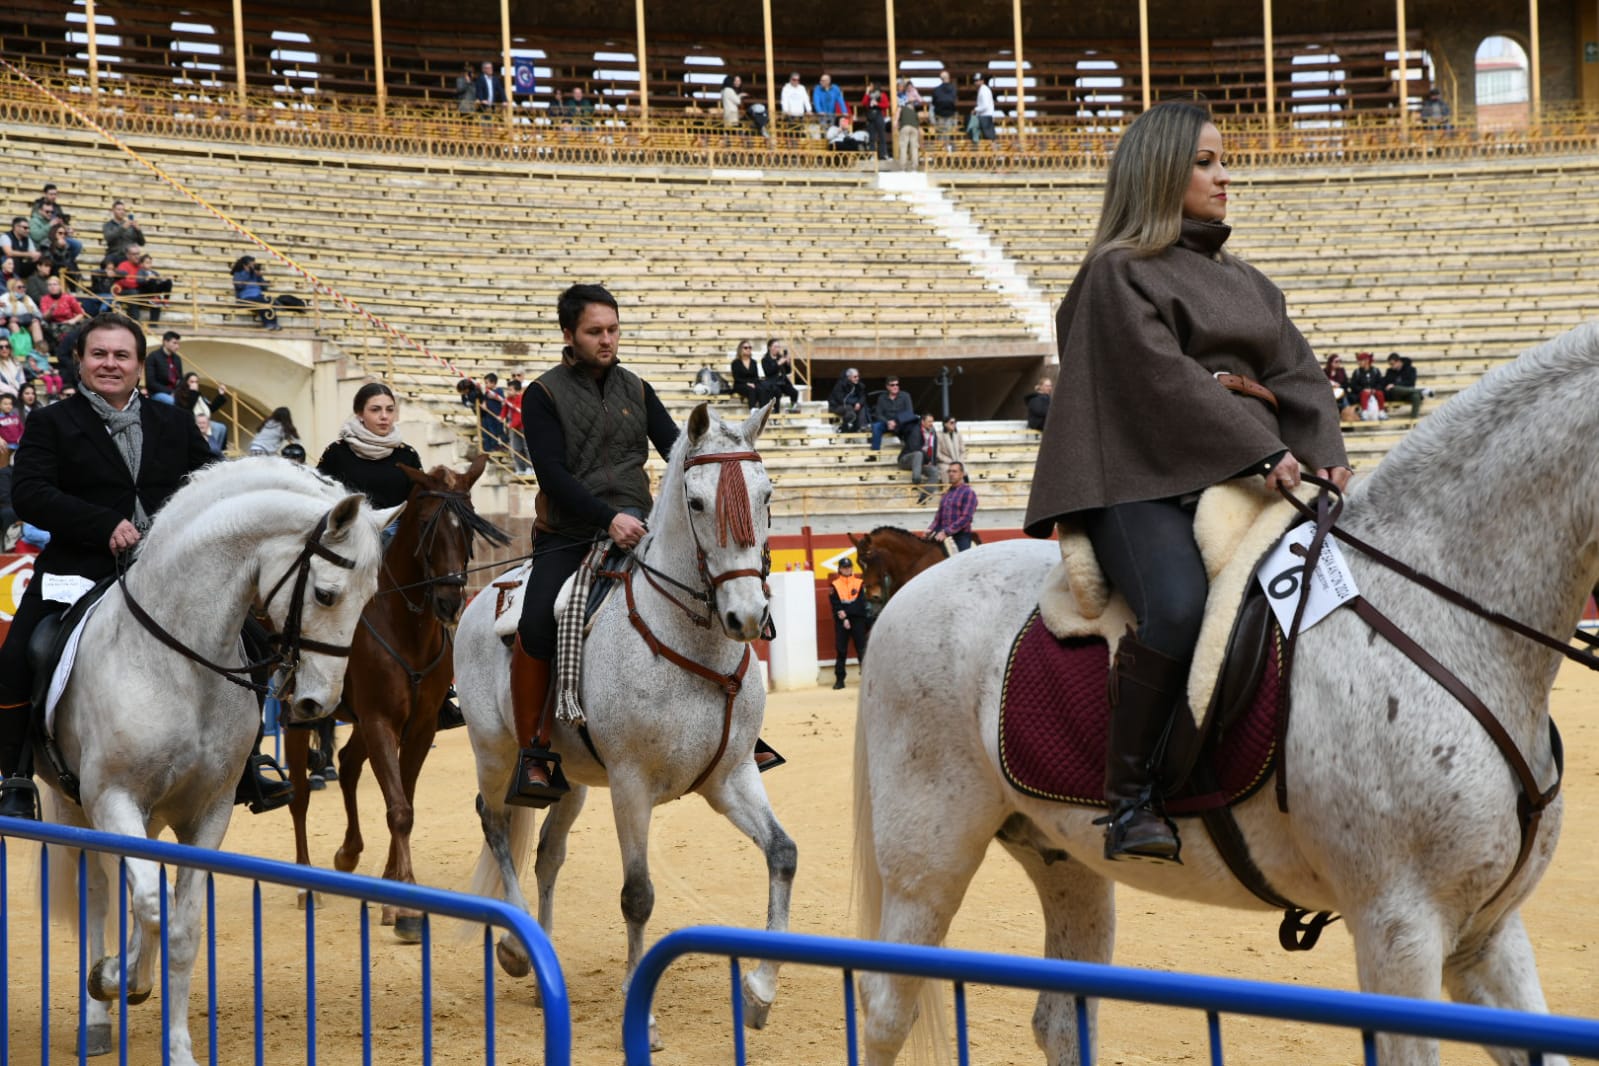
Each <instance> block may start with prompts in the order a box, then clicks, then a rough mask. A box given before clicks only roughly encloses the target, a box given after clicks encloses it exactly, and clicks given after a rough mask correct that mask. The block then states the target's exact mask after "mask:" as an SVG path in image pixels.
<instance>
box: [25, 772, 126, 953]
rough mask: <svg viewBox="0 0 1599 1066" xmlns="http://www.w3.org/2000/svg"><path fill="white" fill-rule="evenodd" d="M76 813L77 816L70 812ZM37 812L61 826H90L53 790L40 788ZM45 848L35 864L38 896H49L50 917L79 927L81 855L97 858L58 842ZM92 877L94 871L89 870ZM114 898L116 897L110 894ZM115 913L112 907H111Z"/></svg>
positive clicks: (114, 883) (73, 926) (74, 927)
mask: <svg viewBox="0 0 1599 1066" xmlns="http://www.w3.org/2000/svg"><path fill="white" fill-rule="evenodd" d="M74 812H76V813H77V814H78V817H77V818H74V817H73V813H74ZM39 815H40V817H42V818H43V819H44V820H45V821H47V822H57V823H60V824H63V825H76V826H79V827H80V828H83V829H87V828H89V826H88V825H87V823H86V822H85V821H84V820H83V818H82V814H81V811H79V809H78V808H77V807H76V806H75V805H71V804H67V803H65V802H63V801H62V800H60V799H59V798H57V796H56V794H55V790H54V789H49V788H43V787H41V788H40V789H39ZM44 851H45V852H46V853H47V854H46V856H45V862H48V864H49V865H48V867H47V866H46V864H45V862H40V863H39V864H38V869H37V870H36V871H35V873H36V876H37V877H38V878H39V879H40V885H39V898H40V899H48V900H49V905H50V920H51V921H52V922H61V923H66V924H70V925H71V927H72V929H73V930H75V931H77V932H82V930H80V929H78V863H79V862H81V861H82V860H83V859H84V858H87V859H88V861H89V862H98V861H99V857H98V856H95V855H91V854H88V853H86V852H84V851H83V850H82V849H81V848H69V847H66V846H64V845H61V844H50V845H48V846H47V847H46V848H45V849H44ZM46 869H48V870H49V876H50V880H49V883H48V884H46V883H44V880H43V879H44V877H45V871H46ZM89 873H90V876H93V871H92V870H91V871H89ZM112 891H113V892H115V891H116V882H115V881H113V882H112ZM113 898H115V897H113ZM111 913H113V914H114V913H115V907H113V908H111Z"/></svg>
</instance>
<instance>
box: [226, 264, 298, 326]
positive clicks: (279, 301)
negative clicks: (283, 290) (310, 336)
mask: <svg viewBox="0 0 1599 1066" xmlns="http://www.w3.org/2000/svg"><path fill="white" fill-rule="evenodd" d="M229 269H230V270H231V271H232V273H233V295H234V297H235V298H236V299H237V300H238V301H239V302H240V303H246V304H256V305H258V306H259V310H257V311H256V312H255V316H256V318H257V319H258V320H259V321H260V323H261V326H262V328H263V329H272V330H276V329H282V328H283V326H282V325H281V324H280V323H279V322H278V310H277V309H278V307H279V306H285V307H287V306H291V305H290V304H289V302H288V301H290V300H294V301H295V303H299V301H298V300H297V299H295V298H294V297H290V296H279V297H275V298H271V299H269V298H268V297H267V294H266V289H267V285H268V284H269V282H268V281H267V280H266V276H265V274H264V272H263V271H262V269H261V264H260V263H258V262H256V261H255V256H253V255H246V256H240V257H239V258H238V259H237V260H235V261H234V263H233V266H232V267H230V268H229Z"/></svg>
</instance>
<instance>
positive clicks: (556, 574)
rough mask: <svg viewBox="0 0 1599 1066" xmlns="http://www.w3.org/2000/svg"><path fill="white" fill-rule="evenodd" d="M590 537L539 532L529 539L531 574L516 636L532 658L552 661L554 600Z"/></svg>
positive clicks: (589, 543) (585, 553)
mask: <svg viewBox="0 0 1599 1066" xmlns="http://www.w3.org/2000/svg"><path fill="white" fill-rule="evenodd" d="M593 543H594V542H593V539H592V538H587V537H585V538H583V539H581V540H580V539H578V538H576V537H563V536H562V535H561V534H559V533H549V532H544V531H540V532H538V533H536V534H535V535H534V538H533V573H532V574H531V575H530V576H529V577H528V579H527V590H526V591H525V592H523V593H522V620H521V621H520V622H518V623H517V627H516V632H517V636H518V637H519V638H520V639H521V641H522V650H523V651H525V652H526V653H527V654H528V655H529V656H530V657H532V658H534V659H543V660H545V661H546V662H549V661H551V660H553V659H554V658H555V599H556V597H557V596H559V595H560V594H561V586H562V585H564V584H566V579H567V578H569V577H571V576H572V575H573V574H574V573H576V572H577V568H578V567H579V566H582V565H583V560H584V559H585V558H587V556H588V552H589V548H591V547H592V546H593Z"/></svg>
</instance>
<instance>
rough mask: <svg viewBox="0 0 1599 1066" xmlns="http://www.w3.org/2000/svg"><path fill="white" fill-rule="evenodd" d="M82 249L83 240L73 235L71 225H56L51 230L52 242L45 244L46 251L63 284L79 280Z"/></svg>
mask: <svg viewBox="0 0 1599 1066" xmlns="http://www.w3.org/2000/svg"><path fill="white" fill-rule="evenodd" d="M82 251H83V242H82V241H80V240H78V239H77V238H76V237H73V236H72V227H71V226H56V227H54V228H52V229H51V230H50V243H49V244H48V245H46V246H45V249H44V253H45V257H46V258H48V259H49V260H50V265H51V267H52V268H53V272H54V273H55V275H56V276H57V277H59V278H60V279H61V281H62V284H67V283H69V282H72V281H76V280H79V277H78V275H79V274H80V273H81V271H80V269H79V267H78V254H79V253H80V252H82Z"/></svg>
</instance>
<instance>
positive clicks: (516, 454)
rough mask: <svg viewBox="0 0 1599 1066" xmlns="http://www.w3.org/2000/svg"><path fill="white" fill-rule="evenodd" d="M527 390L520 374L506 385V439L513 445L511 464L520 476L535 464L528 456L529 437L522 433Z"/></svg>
mask: <svg viewBox="0 0 1599 1066" xmlns="http://www.w3.org/2000/svg"><path fill="white" fill-rule="evenodd" d="M526 388H527V386H526V385H525V384H524V383H523V381H522V375H520V374H512V375H511V380H510V381H507V382H506V383H505V430H506V438H507V439H508V440H509V441H510V444H511V464H512V465H513V466H514V467H515V468H516V472H517V473H518V474H525V473H527V472H528V471H530V470H532V469H533V462H532V460H530V459H529V458H528V454H527V436H526V435H525V434H524V433H523V432H522V400H523V399H524V396H523V393H524V391H525V390H526Z"/></svg>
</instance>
